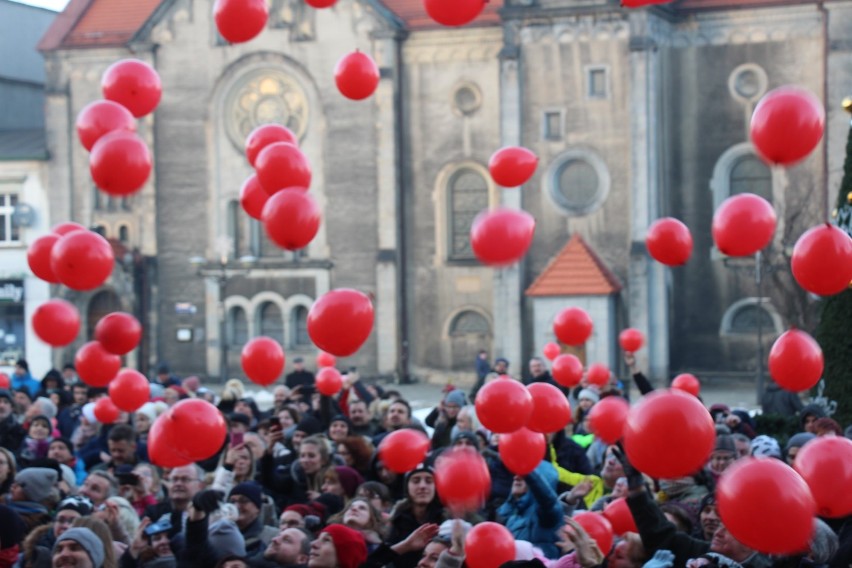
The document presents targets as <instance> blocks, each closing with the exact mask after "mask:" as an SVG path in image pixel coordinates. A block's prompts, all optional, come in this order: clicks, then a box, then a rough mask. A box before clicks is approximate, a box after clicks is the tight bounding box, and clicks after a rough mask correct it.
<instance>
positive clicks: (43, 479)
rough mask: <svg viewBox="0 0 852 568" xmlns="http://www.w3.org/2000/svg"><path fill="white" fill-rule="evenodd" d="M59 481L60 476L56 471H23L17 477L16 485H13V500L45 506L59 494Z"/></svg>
mask: <svg viewBox="0 0 852 568" xmlns="http://www.w3.org/2000/svg"><path fill="white" fill-rule="evenodd" d="M58 479H59V474H58V473H57V472H56V470H55V469H49V468H46V467H29V468H27V469H23V470H21V471H19V472H18V475H16V476H15V483H13V484H12V499H13V500H14V501H32V502H33V503H42V504H43V502H44V501H47V500H49V499H51V498H52V497H55V496H56V495H57V494H58V493H57V491H56V481H57V480H58ZM16 486H17V488H16Z"/></svg>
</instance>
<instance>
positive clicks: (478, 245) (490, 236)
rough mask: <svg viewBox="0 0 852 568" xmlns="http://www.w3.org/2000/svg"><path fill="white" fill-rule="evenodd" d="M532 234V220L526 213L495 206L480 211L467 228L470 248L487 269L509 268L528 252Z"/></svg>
mask: <svg viewBox="0 0 852 568" xmlns="http://www.w3.org/2000/svg"><path fill="white" fill-rule="evenodd" d="M534 233H535V219H534V218H533V216H532V215H530V214H529V213H527V212H526V211H522V210H519V209H509V208H506V207H498V208H497V209H494V210H492V211H482V212H480V213H479V214H478V215H477V216H476V217H475V218H474V220H473V223H472V224H471V226H470V247H471V249H472V250H473V254H474V255H476V258H477V259H479V262H481V263H482V264H486V265H489V266H498V267H499V266H509V265H511V264H514V263H516V262H518V261H519V260H521V258H523V256H524V255H525V254H526V253H527V250H529V248H530V245H531V244H532V240H533V235H534Z"/></svg>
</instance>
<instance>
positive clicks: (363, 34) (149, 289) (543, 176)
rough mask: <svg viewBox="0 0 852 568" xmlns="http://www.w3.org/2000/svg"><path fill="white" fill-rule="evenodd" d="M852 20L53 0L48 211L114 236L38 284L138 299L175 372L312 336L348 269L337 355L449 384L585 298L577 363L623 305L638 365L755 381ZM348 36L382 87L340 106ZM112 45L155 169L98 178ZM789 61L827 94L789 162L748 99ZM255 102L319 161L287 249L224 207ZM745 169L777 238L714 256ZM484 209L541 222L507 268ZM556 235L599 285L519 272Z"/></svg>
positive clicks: (93, 305) (612, 337)
mask: <svg viewBox="0 0 852 568" xmlns="http://www.w3.org/2000/svg"><path fill="white" fill-rule="evenodd" d="M849 29H852V2H848V1H836V2H820V3H816V2H803V1H799V2H793V1H788V0H778V1H769V0H751V1H748V0H747V1H733V0H731V1H727V0H678V1H675V2H673V3H671V4H668V5H665V6H659V7H654V8H651V9H640V10H627V9H623V8H621V7H620V6H619V5H618V3H617V2H614V1H610V0H504V1H503V2H502V3H501V2H499V1H498V2H495V1H492V2H491V3H489V4H488V6H487V8H486V10H485V11H484V13H483V15H482V16H480V18H479V19H478V20H477V21H476V22H474V23H473V24H472V25H470V26H467V27H463V28H458V29H456V28H452V29H450V28H441V27H439V26H437V25H436V24H434V23H432V22H430V21H429V19H428V17H427V16H426V15H425V13H424V11H423V9H422V7H421V6H420V2H417V1H415V0H339V2H338V3H337V4H336V5H335V6H334V7H333V8H331V9H326V10H314V9H312V8H309V7H307V6H306V5H305V4H304V3H303V2H302V1H301V0H271V2H270V20H269V23H268V26H267V29H266V30H264V32H263V33H262V34H261V35H260V36H258V37H257V38H255V39H254V40H252V41H250V42H248V43H245V44H239V45H230V44H227V43H226V42H225V41H224V40H223V39H222V38H221V37H220V36H219V35H218V33H217V31H216V28H215V25H214V23H213V20H212V15H211V9H210V2H209V1H207V0H139V1H138V2H134V3H132V8H128V4H127V3H125V2H121V1H119V0H71V2H70V4H69V5H68V7H67V8H66V10H65V12H64V13H62V14H60V15H59V16H58V17H57V19H56V21H55V22H54V24H53V26H52V27H51V29H50V30H49V31H48V32H47V34H46V35H45V36H44V37H43V39H42V42H41V45H40V48H41V50H42V51H43V53H44V54H45V57H46V71H47V85H46V99H47V102H46V125H47V143H48V150H49V153H50V159H49V161H48V172H49V173H48V181H47V187H48V188H49V189H48V191H49V192H50V207H51V215H50V216H51V218H52V219H54V220H64V219H68V220H74V221H77V222H80V223H83V224H85V225H87V226H92V227H98V228H99V229H100V230H101V231H103V232H104V233H105V234H106V235H107V236H108V237H109V238H111V239H112V240H113V242H114V243H115V247H116V250H118V251H121V252H122V253H123V254H122V255H121V258H118V260H119V262H118V264H117V266H118V268H117V269H116V272H115V274H114V276H113V278H112V279H111V281H110V282H109V283H108V284H107V286H105V287H104V288H103V289H100V290H96V291H93V292H91V293H85V294H79V293H77V294H73V295H70V294H67V292H63V291H61V290H57V291H55V292H56V293H57V294H58V295H66V296H67V297H70V298H72V299H73V300H74V301H75V302H76V303H77V304H78V305H79V306H80V307H81V313H83V315H84V319H85V320H86V326H87V327H88V328H89V329H91V328H93V326H94V322H95V321H96V320H97V319H98V318H99V317H101V316H102V315H103V314H105V313H107V312H108V311H111V310H113V309H117V308H120V309H125V310H128V311H132V312H134V313H136V314H137V316H138V317H139V318H140V319H141V320H142V321H143V323H144V324H145V325H146V329H147V333H146V337H145V341H144V343H143V346H142V347H141V349H140V351H139V352H138V353H137V358H138V359H137V362H138V364H140V365H142V366H143V368H144V367H146V366H148V365H154V364H156V363H158V362H163V361H165V362H168V363H169V364H170V365H171V367H172V369H173V371H174V372H176V373H178V374H199V373H203V374H209V375H211V376H219V375H222V374H227V375H229V376H240V375H241V371H240V368H239V350H240V347H241V346H242V344H244V343H245V342H246V341H247V340H248V339H249V338H251V337H254V336H257V335H269V336H271V337H274V338H276V339H277V340H279V341H280V342H281V343H282V344H283V345H284V347H285V350H286V352H287V354H288V358H292V357H293V356H295V355H303V356H306V357H312V356H313V355H314V354H315V353H316V350H315V348H314V347H313V346H312V345H311V343H310V338H309V337H308V335H307V331H306V316H307V311H308V309H309V308H310V305H311V303H312V302H313V300H314V299H316V298H317V297H318V296H320V295H321V294H323V293H324V292H326V291H327V290H329V289H332V288H338V287H352V288H357V289H359V290H362V291H364V292H365V293H367V294H369V295H370V297H371V298H372V299H373V302H374V306H375V310H376V323H375V328H374V332H373V334H372V335H371V337H370V339H369V340H368V341H367V343H366V344H365V345H364V346H363V347H362V349H361V350H360V351H359V352H358V353H357V354H356V355H354V356H352V357H351V358H348V359H346V360H345V361H341V362H340V364H341V365H343V366H350V365H353V366H357V367H359V369H361V371H362V375H367V376H370V375H372V376H378V375H381V376H393V377H396V378H399V379H403V380H404V379H407V378H411V377H418V378H421V379H433V380H448V379H449V380H463V379H464V378H466V377H469V376H471V375H472V373H471V372H472V369H473V359H474V357H475V354H476V352H477V351H478V350H479V349H485V350H487V351H488V352H489V355H490V356H491V358H492V359H493V358H494V357H497V356H503V357H506V358H508V359H509V360H510V361H511V362H512V369H511V370H512V371H513V373H514V374H520V373H521V368H522V367H524V366H525V365H524V364H523V363H524V361H525V360H526V359H528V358H529V357H530V356H532V355H535V354H537V353H540V349H541V347H542V346H543V344H544V343H545V342H547V341H551V340H552V332H551V331H550V329H549V327H550V326H549V323H550V322H549V319H548V318H550V319H552V317H553V316H555V311H553V310H555V309H557V308H558V307H559V306H562V305H564V306H565V307H567V306H570V305H580V306H586V305H589V306H590V305H592V303H593V304H594V305H595V306H598V307H597V308H595V310H596V311H595V318H596V320H597V321H599V322H600V325H596V330H597V331H596V333H595V335H594V336H593V338H592V339H591V340H590V342H589V344H588V345H587V346H586V348H585V350H583V351H582V353H581V354H582V355H583V356H584V357H585V358H586V359H587V361H588V362H589V363H597V362H600V363H606V364H609V365H610V366H611V367H612V368H614V369H617V368H618V365H619V359H620V356H619V352H618V348H617V343H616V337H617V332H618V330H619V329H621V328H624V327H636V328H639V329H640V330H642V331H643V332H644V333H645V334H646V336H647V338H648V344H647V347H646V348H645V349H643V350H642V351H641V352H640V353H639V354H638V355H639V358H640V363H641V364H642V365H643V366H644V367H645V368H647V369H648V370H649V371H650V374H651V376H652V377H655V378H658V379H663V378H668V377H669V376H670V375H672V374H675V373H678V372H685V371H689V372H694V373H696V374H697V375H698V376H699V377H702V376H703V377H708V378H713V377H717V376H718V377H724V376H731V377H738V378H743V379H750V378H753V377H754V376H755V374H756V373H757V372H758V369H759V368H760V367H759V365H758V360H759V358H760V352H761V350H760V349H758V345H759V344H760V345H762V346H763V348H764V349H763V351H764V354H765V352H768V347H769V346H770V345H771V342H772V340H773V339H774V338H775V337H777V335H778V334H780V333H781V332H782V331H783V330H784V329H785V328H786V327H787V326H789V325H791V324H796V325H799V326H805V328H806V329H807V326H809V325H812V324H813V321H814V317H815V312H814V306H815V300H814V299H813V298H809V297H807V296H806V295H805V294H803V293H801V292H800V291H799V290H797V288H796V287H795V285H794V284H793V282H792V280H791V277H790V274H789V263H788V262H787V259H788V258H789V253H790V249H791V247H792V245H793V244H794V243H795V240H796V238H797V237H798V236H799V235H800V234H801V233H802V232H803V231H804V230H805V229H806V228H808V227H809V226H811V225H813V224H815V223H817V222H819V220H820V219H821V218H822V217H823V212H824V211H825V210H826V208H827V207H828V204H827V202H826V201H825V193H826V191H828V192H829V193H830V194H831V195H833V194H834V189H835V188H836V187H837V184H838V183H839V181H840V173H841V171H842V167H841V165H842V160H843V155H844V150H843V148H844V140H845V130H846V126H847V125H846V119H845V118H844V117H843V115H842V113H841V111H840V109H839V104H838V102H839V100H840V99H841V98H842V96H843V95H845V94H847V92H846V91H848V90H849V89H850V87H851V86H852V43H850V41H849V39H848V33H847V32H848V30H849ZM354 49H360V50H362V51H365V52H368V53H370V54H371V55H372V56H373V57H374V59H375V60H376V61H377V63H378V64H379V67H380V69H381V81H380V84H379V87H378V90H377V91H376V93H375V95H374V96H373V97H371V98H370V99H367V100H365V101H360V102H355V101H350V100H348V99H345V98H344V97H343V96H342V95H340V94H339V93H338V92H337V90H336V88H335V85H334V79H333V69H334V65H335V63H336V61H337V60H338V59H339V58H340V57H341V56H342V55H344V54H345V53H348V52H349V51H352V50H354ZM126 57H136V58H139V59H143V60H145V61H148V62H149V63H151V64H152V65H153V66H154V67H155V68H156V69H157V71H158V73H159V74H160V77H161V79H162V83H163V98H162V100H161V102H160V104H159V106H158V108H157V110H156V112H155V113H154V114H153V115H150V116H148V117H145V118H143V119H141V120H140V124H139V131H140V133H141V134H142V136H143V138H144V139H145V140H146V142H147V143H148V145H149V147H150V148H151V151H152V154H153V158H154V164H155V166H154V173H153V174H152V176H151V179H150V180H149V181H148V183H147V184H146V186H145V187H144V188H143V190H142V191H140V192H139V193H138V194H136V195H134V196H133V197H130V198H126V199H122V200H117V199H113V198H109V197H108V196H106V195H105V194H102V193H100V192H99V191H98V190H97V189H96V188H95V187H94V185H93V183H92V181H91V177H90V175H89V172H88V162H87V153H86V151H85V150H84V149H83V148H82V146H80V144H79V143H78V142H77V141H76V139H75V137H74V136H73V135H71V133H73V127H74V119H75V117H76V115H77V113H78V112H79V111H80V109H82V108H83V107H84V106H85V105H86V104H88V103H89V102H91V101H93V100H96V99H98V98H100V97H101V95H100V89H99V79H100V76H101V74H102V73H103V71H104V70H105V69H106V68H107V67H108V66H109V65H110V64H112V63H113V62H115V61H116V60H118V59H121V58H126ZM789 83H793V84H797V85H800V86H803V87H805V88H807V89H809V90H811V91H812V92H814V93H815V94H816V95H817V96H819V97H820V98H821V99H823V100H824V101H825V103H826V108H827V130H826V138H825V139H824V143H823V144H821V145H820V147H819V148H818V149H817V151H815V152H814V154H813V155H812V156H810V157H809V158H808V159H806V160H805V161H804V162H802V163H801V164H799V165H797V166H795V167H792V168H789V169H779V168H769V167H767V166H766V165H764V164H763V162H761V161H760V159H759V158H757V156H756V155H755V153H754V150H753V148H752V147H751V145H750V143H749V140H748V121H749V117H750V113H751V111H752V110H753V108H754V105H755V104H756V102H757V101H758V100H759V99H760V97H761V96H762V95H763V94H764V93H766V92H767V91H768V90H769V89H772V88H774V87H777V86H780V85H783V84H789ZM836 107H838V108H836ZM266 122H279V123H283V124H286V125H287V126H288V127H289V128H291V129H292V130H293V131H294V132H295V133H296V134H297V135H298V136H299V139H300V145H301V148H302V149H303V151H304V152H305V153H306V155H307V156H308V158H309V159H310V161H311V163H312V166H313V182H312V187H311V192H312V194H313V196H314V197H315V198H316V199H317V200H318V202H319V203H320V205H321V206H322V208H323V223H322V227H321V229H320V232H319V234H318V236H317V238H316V239H315V240H314V241H313V242H312V243H311V244H310V246H309V247H307V248H306V249H305V250H303V251H299V252H298V253H290V252H285V251H282V250H280V249H277V248H276V247H275V246H274V245H272V244H271V243H270V242H269V241H268V239H267V238H266V237H265V235H264V234H263V230H262V227H260V226H259V224H258V223H257V222H255V221H252V220H250V219H249V218H248V216H247V215H246V214H245V213H244V212H243V211H242V210H241V208H240V206H239V190H240V186H241V184H242V182H243V181H244V180H245V178H246V177H248V176H249V175H250V174H251V167H250V165H249V164H248V163H247V161H246V160H245V157H244V153H243V150H242V148H243V142H244V140H245V137H246V135H247V134H248V133H249V132H250V131H251V130H252V129H253V128H254V127H255V126H257V125H259V124H263V123H266ZM505 145H523V146H525V147H527V148H530V149H531V150H533V151H534V152H535V153H536V154H537V155H538V156H539V159H540V161H539V168H538V170H537V172H536V175H535V176H534V177H533V179H532V180H530V182H529V183H527V184H526V185H525V186H524V187H522V188H512V189H506V188H500V187H498V186H495V185H494V184H493V182H492V181H491V179H490V177H489V175H488V171H487V163H488V159H489V157H490V156H491V154H492V153H493V152H494V151H495V150H496V149H498V148H500V147H502V146H505ZM826 188H828V189H826ZM744 191H751V192H753V193H758V194H760V195H762V196H764V197H766V198H767V199H769V200H770V201H771V202H772V203H773V205H774V206H775V208H776V211H777V212H778V217H779V227H778V231H777V233H776V238H775V240H774V241H773V243H772V244H771V245H770V246H769V247H768V248H767V250H766V251H764V253H763V254H762V255H761V256H760V257H758V258H756V259H728V258H724V257H723V255H721V254H720V253H719V252H718V251H716V250H714V247H713V243H712V240H711V238H710V222H711V219H712V213H713V210H714V209H715V207H716V206H718V204H719V203H721V201H722V200H724V199H725V198H726V197H728V196H730V195H732V194H735V193H739V192H744ZM498 205H502V206H508V207H521V208H523V209H525V210H527V211H529V212H530V213H531V214H532V215H533V216H534V217H535V218H536V221H537V226H536V235H535V240H534V243H533V245H532V247H531V249H530V252H529V253H528V255H527V256H526V258H525V259H524V260H523V261H522V262H521V263H519V264H517V265H515V266H512V267H509V268H505V269H499V270H497V269H492V268H488V267H484V266H482V265H480V264H479V263H478V262H476V260H475V258H474V257H473V254H472V252H471V249H470V243H469V238H468V233H469V228H470V223H471V221H472V219H473V217H474V216H475V215H476V214H477V213H478V212H479V211H481V210H483V209H486V208H488V207H494V206H498ZM661 216H674V217H677V218H679V219H681V220H683V221H684V222H685V223H686V224H687V225H688V226H689V227H690V228H691V230H692V233H693V237H694V239H695V250H694V252H693V257H692V259H691V260H690V262H689V263H688V264H687V265H686V266H684V267H680V268H676V269H668V268H664V267H662V266H661V265H659V264H657V263H655V262H654V261H653V260H651V259H650V257H649V256H648V254H647V251H646V250H645V248H644V235H645V232H646V230H647V228H648V226H649V225H650V224H651V223H652V222H653V221H654V220H655V219H657V218H659V217H661ZM572 235H580V236H582V240H583V243H584V245H586V246H587V247H588V249H589V250H591V251H592V253H591V254H592V255H593V257H594V259H595V260H594V262H595V263H597V265H598V266H599V268H600V270H601V273H605V274H606V277H607V278H608V280H607V281H608V282H614V284H612V285H610V286H607V287H605V289H603V290H596V289H589V290H585V291H584V290H583V289H580V291H579V292H578V288H577V287H576V286H566V287H564V288H560V287H559V285H558V284H557V285H556V286H554V287H552V288H548V289H549V290H550V291H549V292H548V293H547V297H545V298H543V297H542V296H540V295H536V294H532V293H530V294H528V293H527V292H528V291H529V290H530V287H531V285H532V284H533V283H534V282H535V281H536V280H537V279H538V278H539V277H540V276H541V275H542V274H543V273H544V272H545V271H546V269H547V267H548V264H549V263H551V261H554V262H555V260H556V258H557V256H558V255H559V253H560V251H561V250H562V249H563V247H565V246H566V243H568V242H569V239H570V238H571V237H572ZM249 257H251V263H250V264H248V260H249ZM193 258H194V259H195V260H194V262H190V259H193ZM590 258H591V257H590ZM568 269H569V274H570V266H569V267H568ZM569 278H570V276H569ZM598 300H601V301H598ZM590 302H592V303H590ZM548 314H550V316H548ZM86 326H84V327H86ZM83 340H84V338H82V337H81V338H80V343H82V341H83ZM223 345H224V346H225V348H226V353H227V357H226V358H225V364H226V365H227V370H226V372H225V373H222V371H221V366H222V363H221V361H222V358H221V357H220V356H219V355H220V347H222V346H223ZM74 347H76V345H75V346H71V347H70V348H69V351H68V352H65V353H62V352H59V353H57V354H56V355H55V356H56V358H57V360H60V359H61V360H64V359H66V358H68V354H69V353H70V349H73V348H74Z"/></svg>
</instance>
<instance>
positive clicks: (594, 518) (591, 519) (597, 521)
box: [574, 513, 613, 556]
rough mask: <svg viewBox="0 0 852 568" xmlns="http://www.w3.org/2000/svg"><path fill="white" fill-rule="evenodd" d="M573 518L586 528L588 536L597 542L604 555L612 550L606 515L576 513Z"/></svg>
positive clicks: (610, 529) (609, 525) (610, 526)
mask: <svg viewBox="0 0 852 568" xmlns="http://www.w3.org/2000/svg"><path fill="white" fill-rule="evenodd" d="M574 520H575V521H577V524H579V525H580V526H581V527H583V528H584V529H586V532H587V533H589V536H590V537H592V539H593V540H594V541H595V542H596V543H597V544H598V548H600V549H601V552H603V554H604V556H607V555H608V554H609V551H610V550H612V540H613V535H612V525H611V524H610V523H609V520H607V518H606V517H604V516H603V515H602V514H600V513H577V514H576V515H574Z"/></svg>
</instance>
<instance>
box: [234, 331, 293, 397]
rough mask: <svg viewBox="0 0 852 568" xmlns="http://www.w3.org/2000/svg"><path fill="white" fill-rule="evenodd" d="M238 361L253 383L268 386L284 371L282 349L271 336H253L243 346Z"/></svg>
mask: <svg viewBox="0 0 852 568" xmlns="http://www.w3.org/2000/svg"><path fill="white" fill-rule="evenodd" d="M240 362H241V363H242V366H243V371H245V373H246V376H247V377H248V378H249V379H250V380H251V381H252V382H253V383H257V384H259V385H261V386H264V387H265V386H269V385H271V384H272V383H274V382H275V381H277V380H278V378H279V377H280V376H281V373H282V372H283V371H284V349H283V348H282V347H281V345H279V344H278V342H277V341H275V340H274V339H272V338H271V337H255V338H254V339H252V340H251V341H249V342H248V343H246V344H245V345H244V346H243V351H242V354H241V355H240Z"/></svg>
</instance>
